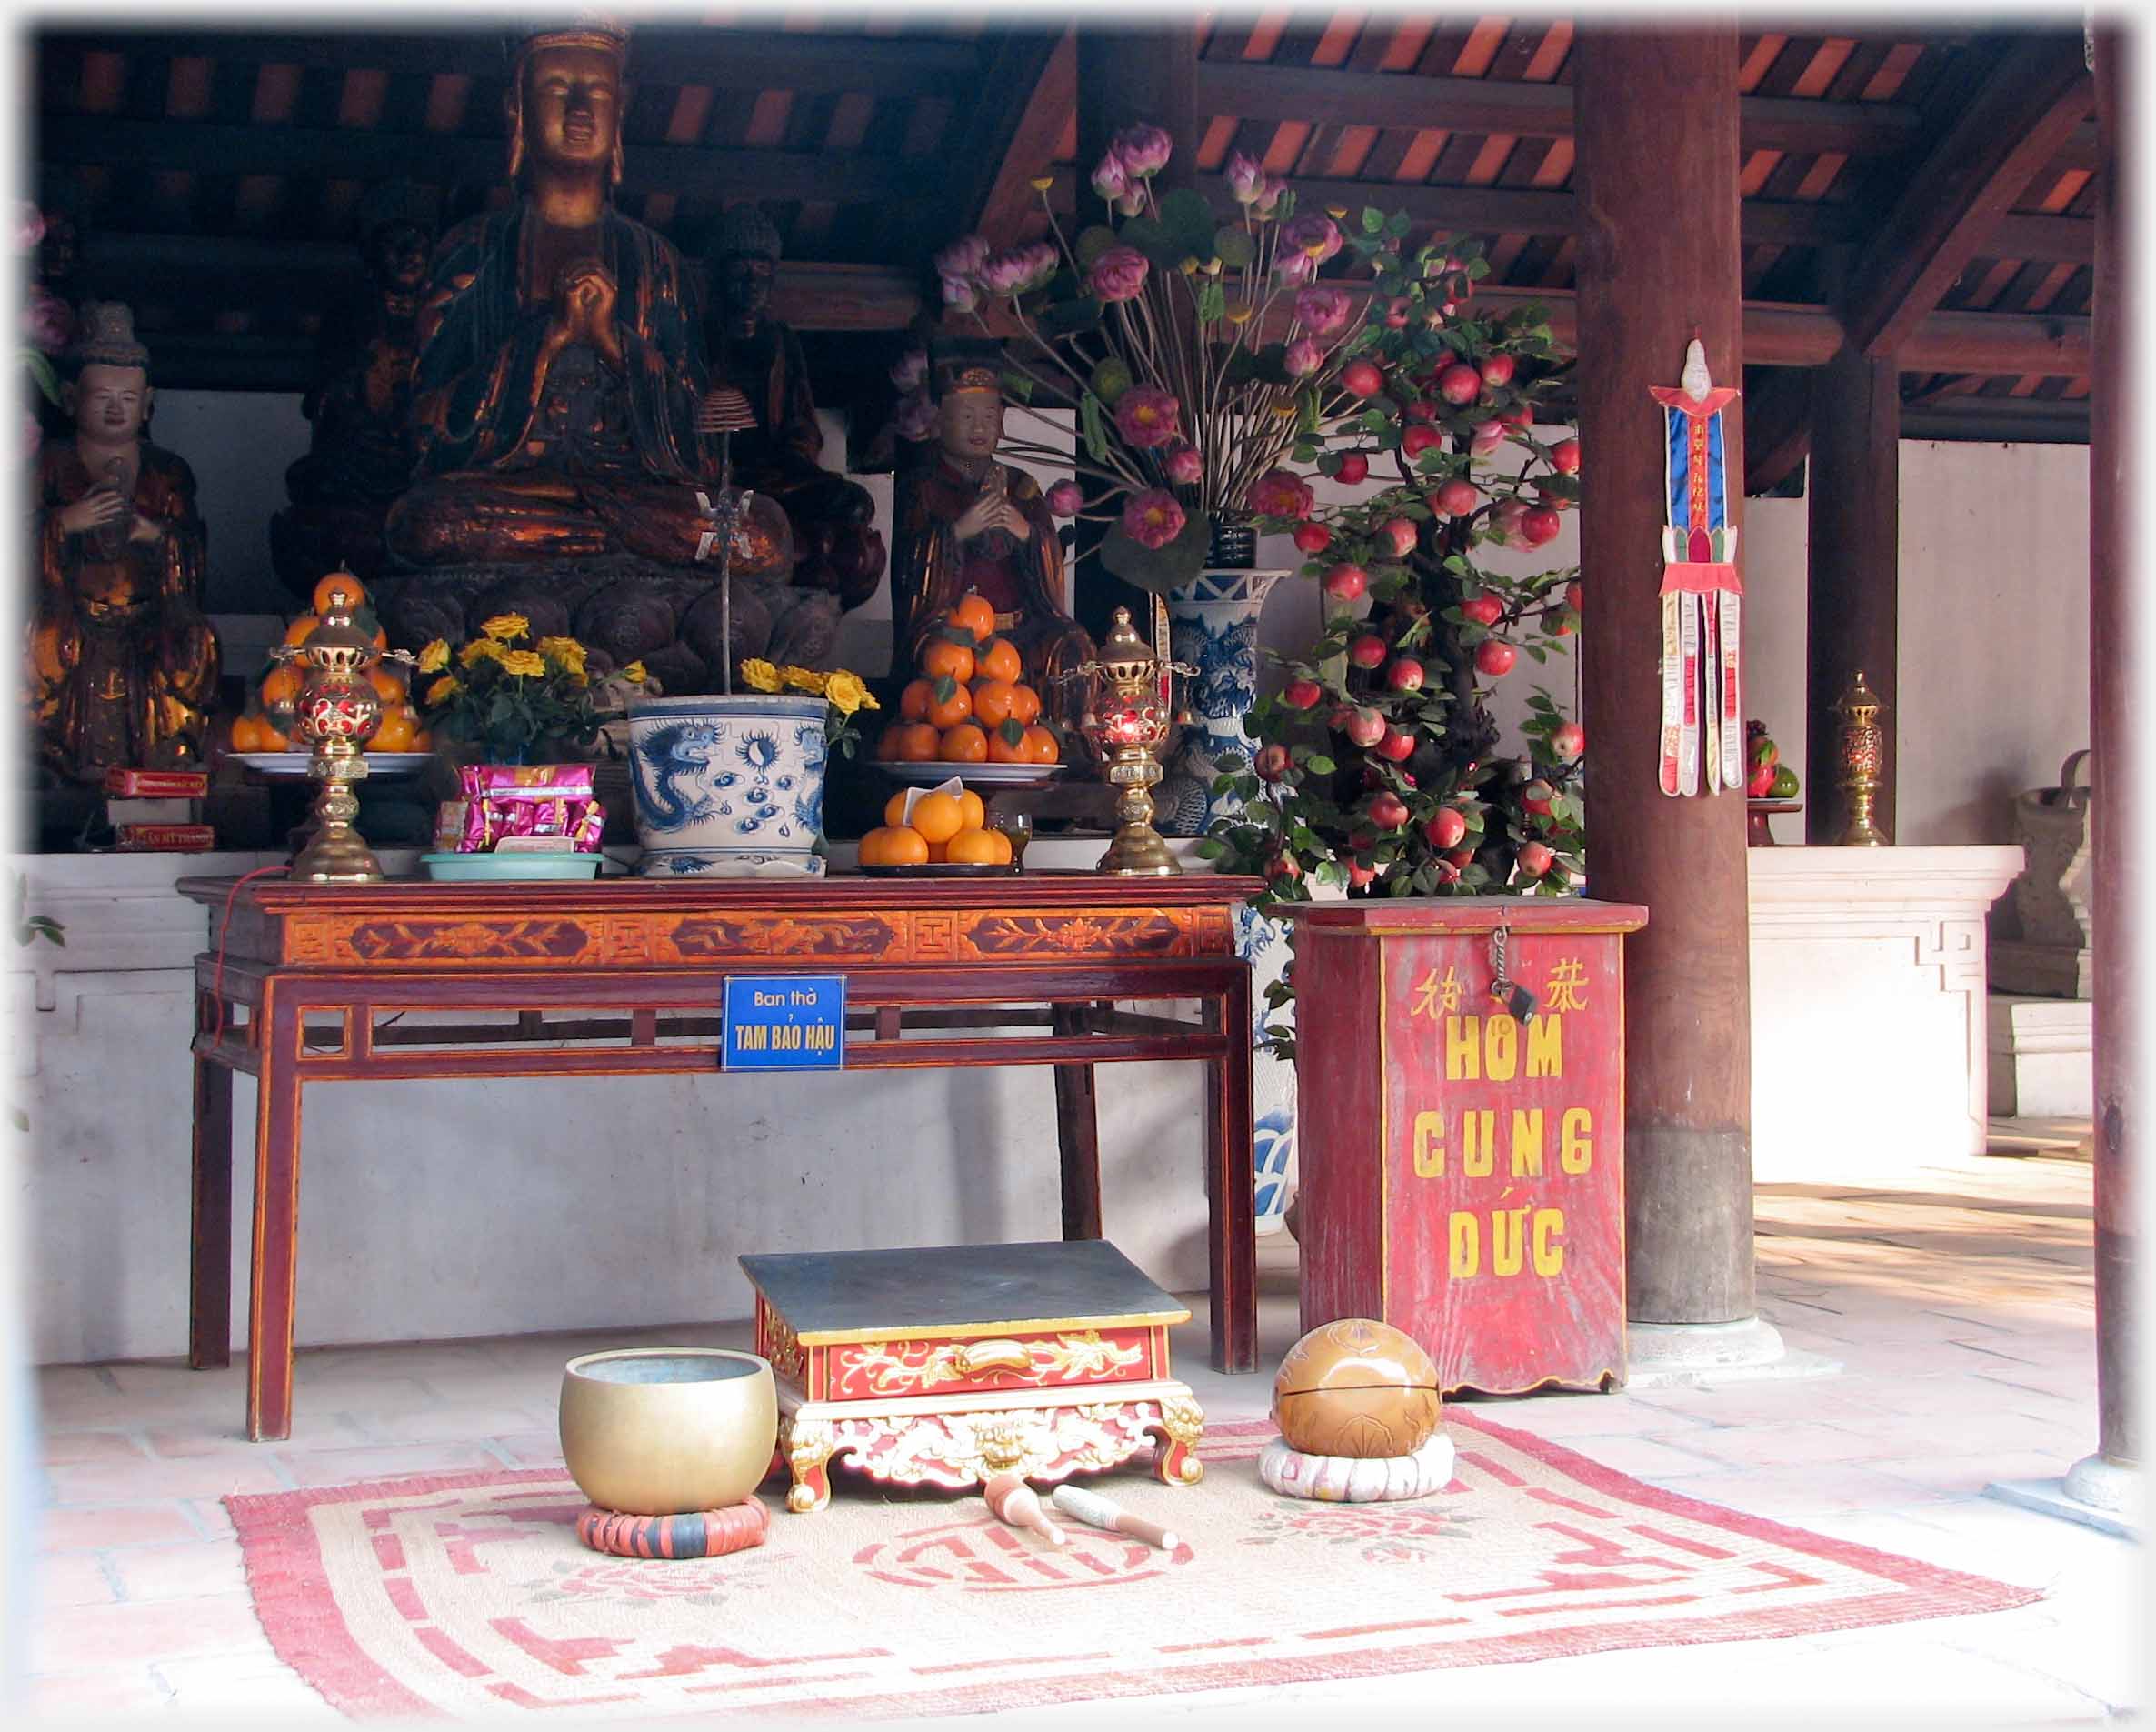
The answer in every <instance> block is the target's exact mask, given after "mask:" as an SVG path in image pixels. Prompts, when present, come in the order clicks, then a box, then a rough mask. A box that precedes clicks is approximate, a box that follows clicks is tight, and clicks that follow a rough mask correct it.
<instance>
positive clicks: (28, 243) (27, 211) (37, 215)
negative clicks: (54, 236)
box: [15, 199, 45, 253]
mask: <svg viewBox="0 0 2156 1732" xmlns="http://www.w3.org/2000/svg"><path fill="white" fill-rule="evenodd" d="M44 239H45V213H44V212H43V211H41V210H39V209H38V208H37V206H36V205H33V204H31V203H30V201H29V200H28V199H25V200H24V201H23V202H22V203H21V204H19V205H16V206H15V251H16V252H18V253H34V252H35V251H36V250H37V245H38V243H39V242H40V241H42V240H44Z"/></svg>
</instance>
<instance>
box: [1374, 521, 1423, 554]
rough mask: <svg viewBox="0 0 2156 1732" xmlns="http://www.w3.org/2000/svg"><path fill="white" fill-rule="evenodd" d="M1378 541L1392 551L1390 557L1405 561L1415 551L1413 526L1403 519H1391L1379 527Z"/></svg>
mask: <svg viewBox="0 0 2156 1732" xmlns="http://www.w3.org/2000/svg"><path fill="white" fill-rule="evenodd" d="M1377 535H1378V539H1379V540H1380V541H1382V542H1383V543H1384V544H1385V545H1386V546H1389V547H1390V548H1392V557H1393V558H1395V559H1405V558H1406V557H1407V556H1408V555H1410V554H1411V553H1412V552H1414V550H1415V526H1414V525H1413V524H1412V523H1411V522H1409V521H1408V519H1407V518H1405V517H1393V518H1392V519H1390V520H1388V521H1387V522H1386V523H1384V524H1383V525H1382V526H1380V527H1379V529H1378V532H1377Z"/></svg>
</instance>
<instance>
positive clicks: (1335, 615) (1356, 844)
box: [1203, 210, 1585, 901]
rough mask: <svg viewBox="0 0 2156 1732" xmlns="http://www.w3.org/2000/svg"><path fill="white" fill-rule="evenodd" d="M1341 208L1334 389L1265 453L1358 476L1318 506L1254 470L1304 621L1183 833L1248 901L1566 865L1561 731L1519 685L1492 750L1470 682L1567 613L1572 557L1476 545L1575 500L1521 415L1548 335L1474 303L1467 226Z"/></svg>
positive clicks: (1549, 353)
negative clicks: (1215, 785)
mask: <svg viewBox="0 0 2156 1732" xmlns="http://www.w3.org/2000/svg"><path fill="white" fill-rule="evenodd" d="M1345 226H1347V227H1348V229H1349V231H1350V233H1349V238H1348V245H1349V246H1350V247H1351V248H1352V251H1353V253H1354V254H1355V255H1357V257H1358V258H1359V259H1361V260H1362V261H1364V262H1366V263H1367V265H1368V266H1369V268H1370V270H1371V272H1372V279H1373V280H1372V293H1371V295H1370V300H1369V303H1368V309H1367V313H1366V315H1365V316H1364V318H1363V319H1362V322H1361V323H1360V325H1359V326H1358V327H1357V328H1356V330H1355V331H1354V332H1353V334H1352V335H1351V336H1349V337H1348V338H1347V340H1346V341H1345V343H1344V344H1343V345H1342V346H1341V349H1340V351H1339V356H1340V359H1339V372H1338V380H1339V385H1340V388H1341V389H1342V390H1343V392H1345V393H1346V394H1347V395H1350V396H1351V397H1352V398H1353V399H1354V400H1355V407H1354V409H1353V411H1352V413H1350V414H1348V415H1344V416H1342V417H1340V418H1338V419H1337V420H1335V421H1334V422H1333V423H1332V424H1330V425H1325V426H1322V427H1317V428H1313V427H1309V426H1303V427H1302V428H1300V429H1299V430H1298V433H1297V436H1296V437H1295V439H1294V440H1293V441H1292V442H1291V443H1290V446H1289V449H1288V452H1287V456H1288V458H1289V459H1290V461H1292V462H1295V463H1300V464H1304V465H1308V466H1312V467H1314V468H1315V469H1316V470H1317V471H1318V472H1319V473H1321V474H1323V475H1325V476H1332V477H1334V478H1335V479H1337V480H1339V481H1342V482H1344V483H1347V484H1349V485H1351V486H1352V485H1362V486H1366V487H1368V486H1370V484H1372V483H1373V482H1374V483H1375V484H1376V485H1375V486H1374V487H1373V488H1371V490H1369V491H1365V492H1364V493H1362V494H1361V495H1359V496H1356V497H1355V498H1354V499H1353V500H1352V502H1351V503H1347V504H1343V505H1339V506H1328V507H1326V508H1324V509H1322V510H1321V509H1319V508H1317V507H1316V506H1315V504H1314V501H1313V497H1312V495H1311V492H1310V490H1309V489H1308V487H1306V486H1303V485H1302V484H1300V483H1295V484H1293V485H1292V486H1291V485H1288V484H1287V483H1285V482H1283V483H1282V484H1281V485H1279V486H1274V487H1272V488H1269V489H1267V490H1266V493H1265V497H1264V500H1263V506H1264V511H1265V517H1264V525H1263V526H1264V527H1266V528H1267V529H1271V530H1285V531H1288V532H1290V533H1292V534H1293V537H1294V540H1295V544H1296V546H1298V547H1299V548H1300V549H1301V550H1302V551H1303V554H1304V555H1305V556H1307V559H1306V563H1305V564H1304V565H1303V567H1302V572H1303V576H1305V577H1307V578H1309V579H1312V580H1313V581H1315V582H1316V583H1318V584H1319V585H1320V586H1322V588H1323V593H1324V596H1325V625H1324V627H1323V631H1322V632H1321V634H1320V636H1319V637H1318V639H1317V641H1315V642H1314V643H1312V644H1310V645H1308V646H1305V647H1304V648H1303V650H1302V652H1301V653H1300V654H1297V655H1293V656H1275V657H1274V659H1275V660H1276V661H1278V662H1280V663H1281V665H1282V666H1281V673H1282V684H1281V686H1280V688H1279V689H1278V690H1277V691H1275V692H1273V693H1272V694H1270V695H1268V696H1262V697H1261V698H1260V699H1259V700H1258V703H1257V705H1256V706H1255V707H1254V708H1253V710H1252V712H1251V715H1250V718H1249V721H1248V722H1247V723H1246V725H1245V726H1246V731H1247V732H1248V733H1249V734H1250V736H1252V738H1253V741H1254V742H1255V744H1256V750H1255V754H1254V756H1253V763H1252V767H1251V770H1250V771H1249V772H1248V773H1247V774H1244V775H1242V776H1224V777H1223V792H1225V793H1233V795H1235V796H1239V797H1240V798H1242V799H1243V802H1244V805H1243V809H1242V811H1241V812H1240V814H1238V815H1237V816H1235V817H1234V818H1233V819H1232V820H1230V821H1228V822H1226V823H1223V824H1222V825H1220V826H1216V827H1215V831H1214V834H1213V836H1211V837H1210V838H1209V839H1208V841H1207V842H1206V843H1205V844H1204V845H1203V846H1204V848H1205V850H1206V851H1207V852H1209V853H1211V854H1212V855H1213V856H1215V857H1218V858H1221V859H1222V860H1223V863H1224V864H1227V865H1230V866H1234V867H1236V868H1238V869H1242V870H1246V871H1258V872H1262V873H1263V875H1264V876H1266V877H1267V879H1268V880H1269V881H1270V886H1271V888H1270V891H1269V894H1268V897H1267V899H1268V900H1271V901H1279V900H1297V899H1304V898H1307V897H1308V896H1309V895H1310V893H1311V886H1312V885H1313V883H1316V884H1329V885H1333V886H1341V887H1343V888H1344V889H1345V890H1346V891H1347V892H1348V893H1349V894H1351V895H1392V896H1409V895H1419V896H1445V895H1451V896H1462V895H1475V894H1486V893H1490V892H1493V891H1499V890H1506V891H1511V892H1515V893H1520V892H1526V893H1535V894H1544V895H1561V894H1563V893H1564V892H1565V891H1566V890H1567V889H1568V888H1569V887H1570V881H1571V878H1572V875H1573V874H1574V873H1575V872H1577V871H1579V870H1580V869H1581V868H1582V866H1583V864H1584V861H1583V855H1582V829H1581V826H1582V802H1581V796H1580V778H1581V764H1582V753H1583V751H1584V748H1585V737H1584V736H1583V734H1582V730H1581V728H1580V726H1579V724H1578V723H1577V722H1576V721H1572V720H1570V719H1568V718H1567V717H1566V716H1564V715H1563V714H1562V711H1561V710H1560V708H1559V706H1558V705H1557V702H1556V700H1555V699H1554V698H1552V696H1550V694H1549V693H1547V692H1546V691H1543V690H1542V689H1540V688H1538V689H1537V690H1536V691H1535V693H1534V694H1533V696H1532V698H1531V700H1530V702H1529V705H1528V716H1527V719H1526V721H1525V722H1524V724H1523V725H1522V729H1521V732H1522V736H1524V749H1523V750H1514V751H1512V752H1510V753H1508V752H1505V751H1503V750H1502V749H1501V746H1502V740H1501V732H1500V729H1499V727H1498V725H1497V723H1496V722H1495V720H1494V719H1493V718H1492V714H1491V710H1490V701H1489V700H1490V699H1491V697H1492V695H1493V694H1494V692H1495V690H1496V688H1497V687H1498V686H1499V685H1500V684H1501V683H1502V682H1504V681H1506V680H1508V679H1512V678H1514V677H1517V675H1516V672H1515V670H1516V669H1517V668H1518V666H1519V663H1520V661H1521V659H1522V657H1524V658H1526V659H1528V660H1531V661H1532V662H1535V663H1537V664H1541V663H1542V662H1544V661H1546V660H1547V659H1548V657H1549V656H1550V655H1551V654H1552V652H1553V651H1556V650H1561V649H1562V647H1563V644H1562V640H1563V639H1565V638H1567V637H1570V636H1572V634H1573V633H1574V632H1575V631H1576V630H1577V629H1578V626H1579V620H1580V606H1581V601H1582V592H1581V586H1580V581H1579V572H1578V569H1577V568H1576V567H1566V568H1561V569H1553V570H1544V571H1540V572H1536V573H1534V574H1533V575H1532V576H1508V575H1502V574H1501V573H1500V572H1499V571H1498V570H1496V569H1495V568H1493V566H1492V564H1491V562H1490V559H1489V554H1490V552H1491V550H1492V549H1498V548H1502V549H1526V550H1530V551H1532V549H1534V548H1537V547H1540V546H1544V545H1545V544H1547V543H1548V542H1550V541H1551V540H1552V539H1553V538H1554V537H1555V536H1557V535H1558V534H1559V533H1560V530H1561V528H1562V518H1561V516H1560V514H1561V513H1562V512H1564V511H1566V510H1568V509H1570V508H1572V506H1574V505H1575V504H1576V503H1577V501H1578V498H1579V481H1578V474H1579V468H1580V447H1579V443H1578V441H1577V440H1576V439H1573V438H1571V437H1569V436H1567V437H1563V438H1561V439H1557V440H1553V441H1547V442H1545V440H1544V439H1543V437H1542V436H1540V435H1538V433H1537V431H1536V428H1537V422H1536V405H1537V404H1538V403H1539V402H1542V401H1543V400H1544V399H1546V398H1547V397H1548V396H1549V395H1550V394H1551V392H1552V390H1553V389H1554V386H1555V383H1556V381H1555V377H1554V375H1555V372H1556V369H1557V367H1558V365H1559V361H1560V357H1559V354H1558V351H1557V348H1556V345H1555V344H1554V343H1553V342H1552V337H1551V334H1550V328H1549V325H1548V322H1547V319H1546V318H1545V317H1544V315H1542V312H1541V310H1540V309H1539V308H1536V307H1532V306H1528V307H1522V308H1519V309H1517V310H1515V311H1512V312H1511V313H1507V314H1502V315H1498V314H1486V313H1481V312H1478V311H1477V309H1476V307H1475V305H1474V293H1475V284H1476V283H1477V282H1478V281H1479V280H1480V279H1481V278H1482V276H1483V275H1485V274H1486V273H1487V270H1488V265H1487V262H1486V261H1485V260H1484V258H1483V257H1482V251H1481V248H1480V246H1479V245H1476V244H1475V243H1473V242H1452V241H1446V240H1442V239H1439V240H1433V241H1432V243H1431V244H1429V245H1425V246H1422V247H1420V248H1418V249H1416V250H1415V251H1414V252H1412V254H1411V253H1406V252H1404V251H1403V248H1402V243H1403V236H1404V235H1405V234H1406V231H1407V227H1408V225H1407V223H1406V221H1405V219H1404V218H1402V217H1400V216H1392V217H1387V216H1386V215H1383V214H1382V213H1381V212H1379V211H1376V210H1366V211H1364V212H1362V216H1361V219H1360V221H1359V223H1354V224H1350V225H1345ZM1505 563H1507V564H1512V563H1514V562H1512V561H1509V560H1508V561H1506V562H1505Z"/></svg>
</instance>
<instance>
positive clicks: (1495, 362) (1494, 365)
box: [1482, 353, 1519, 385]
mask: <svg viewBox="0 0 2156 1732" xmlns="http://www.w3.org/2000/svg"><path fill="white" fill-rule="evenodd" d="M1518 365H1519V363H1518V362H1517V361H1515V360H1514V359H1513V357H1512V356H1511V355H1505V354H1502V353H1500V354H1497V355H1484V356H1483V357H1482V383H1483V384H1484V385H1510V384H1511V383H1512V374H1513V372H1514V371H1515V369H1516V368H1517V367H1518Z"/></svg>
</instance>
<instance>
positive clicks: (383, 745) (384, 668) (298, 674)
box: [232, 571, 434, 752]
mask: <svg viewBox="0 0 2156 1732" xmlns="http://www.w3.org/2000/svg"><path fill="white" fill-rule="evenodd" d="M366 595H367V592H366V590H365V588H364V586H362V585H361V583H360V582H359V580H358V579H357V578H356V577H354V576H352V575H351V574H350V573H349V572H341V571H340V572H332V573H331V574H330V575H329V576H326V577H324V579H323V580H322V581H321V582H320V583H318V584H316V585H315V586H314V612H313V613H312V614H302V615H301V616H299V617H298V618H297V619H295V620H294V621H293V622H292V628H291V629H290V630H289V631H287V632H286V633H285V634H284V641H285V642H286V643H287V644H289V645H291V646H293V647H294V648H295V649H296V648H298V647H299V646H301V645H302V644H304V643H305V642H306V641H307V639H308V638H309V637H311V636H314V627H315V626H317V625H318V624H320V623H321V620H320V616H322V615H324V614H325V613H327V612H328V611H329V610H330V608H331V607H332V606H344V607H345V608H347V609H350V608H356V607H360V606H364V605H365V602H366ZM374 647H375V648H376V649H387V648H388V647H389V634H388V633H386V632H384V631H383V630H381V629H379V628H378V627H377V629H376V630H375V633H374ZM305 677H306V675H305V671H304V668H303V666H301V664H300V663H298V662H296V661H280V662H273V663H272V664H271V665H270V666H269V669H268V671H267V672H266V673H265V674H264V675H263V676H262V677H261V679H260V680H259V681H258V682H256V685H255V692H254V696H253V699H252V701H251V702H250V703H249V704H248V706H247V709H246V711H245V714H243V715H241V716H239V717H238V718H237V719H236V720H235V721H234V723H233V725H232V749H233V750H234V751H235V752H282V751H285V750H287V749H289V748H290V747H291V746H292V724H293V721H294V706H295V705H296V704H297V702H298V700H299V688H300V686H301V684H302V682H303V681H304V679H305ZM367 680H368V683H369V684H370V685H372V686H374V690H375V692H376V694H377V695H379V696H380V697H381V699H382V721H381V724H380V726H377V727H376V728H375V729H374V737H373V738H372V739H370V740H369V741H367V743H366V749H367V750H369V751H374V752H427V751H432V750H433V749H434V736H433V735H432V734H431V733H430V732H428V730H427V729H426V728H425V727H424V726H422V724H421V722H420V716H419V710H418V707H417V706H415V705H414V703H413V702H412V695H411V693H410V692H409V691H408V690H407V689H406V687H405V684H404V676H403V674H402V673H400V672H399V671H398V670H397V669H396V668H395V667H394V666H390V665H388V664H385V663H382V662H376V663H375V664H374V666H371V667H369V668H368V669H367Z"/></svg>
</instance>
